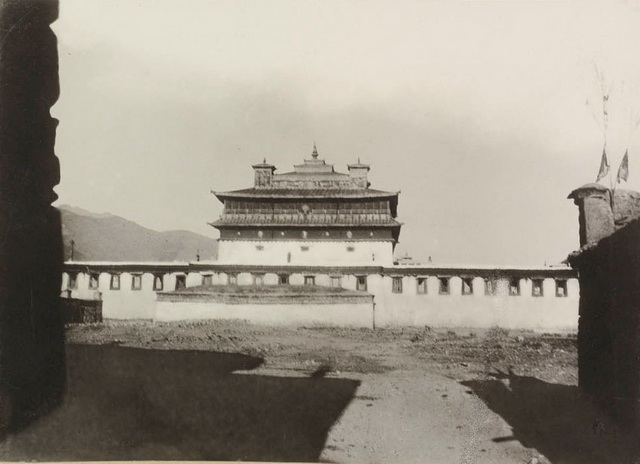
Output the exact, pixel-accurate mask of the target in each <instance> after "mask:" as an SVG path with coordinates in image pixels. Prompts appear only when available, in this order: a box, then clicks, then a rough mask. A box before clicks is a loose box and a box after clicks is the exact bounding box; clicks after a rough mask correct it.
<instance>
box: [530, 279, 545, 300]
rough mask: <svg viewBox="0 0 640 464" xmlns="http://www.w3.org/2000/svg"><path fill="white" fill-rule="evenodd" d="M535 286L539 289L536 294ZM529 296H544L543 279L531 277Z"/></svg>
mask: <svg viewBox="0 0 640 464" xmlns="http://www.w3.org/2000/svg"><path fill="white" fill-rule="evenodd" d="M536 288H539V289H540V293H538V294H536ZM531 296H532V297H534V298H540V297H543V296H544V279H531Z"/></svg>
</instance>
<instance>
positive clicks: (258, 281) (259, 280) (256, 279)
mask: <svg viewBox="0 0 640 464" xmlns="http://www.w3.org/2000/svg"><path fill="white" fill-rule="evenodd" d="M253 283H254V284H255V285H263V284H264V274H255V275H254V276H253Z"/></svg>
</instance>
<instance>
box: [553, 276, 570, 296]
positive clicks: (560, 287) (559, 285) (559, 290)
mask: <svg viewBox="0 0 640 464" xmlns="http://www.w3.org/2000/svg"><path fill="white" fill-rule="evenodd" d="M568 295H569V293H568V291H567V281H566V280H556V296H557V297H560V298H563V297H565V296H568Z"/></svg>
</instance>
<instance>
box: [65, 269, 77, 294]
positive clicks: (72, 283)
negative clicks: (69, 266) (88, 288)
mask: <svg viewBox="0 0 640 464" xmlns="http://www.w3.org/2000/svg"><path fill="white" fill-rule="evenodd" d="M67 288H70V289H72V290H73V289H76V288H78V273H77V272H70V273H69V280H68V281H67Z"/></svg>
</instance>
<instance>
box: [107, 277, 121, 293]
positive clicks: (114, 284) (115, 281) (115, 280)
mask: <svg viewBox="0 0 640 464" xmlns="http://www.w3.org/2000/svg"><path fill="white" fill-rule="evenodd" d="M109 288H111V290H120V274H111V282H110V284H109Z"/></svg>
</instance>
